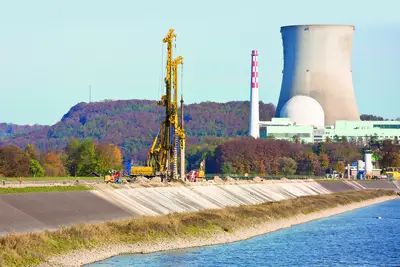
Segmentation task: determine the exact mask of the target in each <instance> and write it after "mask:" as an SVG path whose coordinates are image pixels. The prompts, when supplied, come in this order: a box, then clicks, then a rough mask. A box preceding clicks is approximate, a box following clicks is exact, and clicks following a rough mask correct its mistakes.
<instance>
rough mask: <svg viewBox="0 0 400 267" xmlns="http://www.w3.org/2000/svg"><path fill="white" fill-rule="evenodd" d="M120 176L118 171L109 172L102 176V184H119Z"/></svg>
mask: <svg viewBox="0 0 400 267" xmlns="http://www.w3.org/2000/svg"><path fill="white" fill-rule="evenodd" d="M120 178H121V175H120V172H119V171H115V170H111V171H110V174H109V175H106V176H104V182H105V183H106V184H108V183H116V184H119V183H120V182H121V181H120Z"/></svg>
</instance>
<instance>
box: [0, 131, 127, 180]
mask: <svg viewBox="0 0 400 267" xmlns="http://www.w3.org/2000/svg"><path fill="white" fill-rule="evenodd" d="M121 167H122V154H121V150H120V149H119V148H118V147H117V146H115V145H113V144H110V143H102V144H95V143H94V142H93V140H92V139H85V140H83V141H79V140H77V139H72V140H71V141H70V142H69V144H68V146H67V147H66V148H65V149H64V150H63V151H46V152H38V151H37V150H36V148H35V146H34V145H32V144H28V145H27V146H26V148H25V149H24V150H23V149H21V148H19V147H17V146H14V145H9V146H5V147H0V177H1V176H4V177H19V176H22V177H43V176H48V177H63V176H77V177H79V176H90V175H91V174H92V173H98V174H102V175H104V174H106V173H107V172H109V171H110V170H111V169H120V168H121Z"/></svg>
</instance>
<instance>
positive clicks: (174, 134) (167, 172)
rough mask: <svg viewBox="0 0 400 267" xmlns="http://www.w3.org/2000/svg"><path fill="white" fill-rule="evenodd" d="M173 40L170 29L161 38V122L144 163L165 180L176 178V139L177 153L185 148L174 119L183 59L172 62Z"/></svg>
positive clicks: (182, 137)
mask: <svg viewBox="0 0 400 267" xmlns="http://www.w3.org/2000/svg"><path fill="white" fill-rule="evenodd" d="M175 37H176V34H175V33H174V30H173V29H170V30H169V32H168V34H167V35H166V36H165V38H164V39H163V42H164V43H167V64H166V70H167V74H166V77H165V79H164V81H165V95H163V96H162V97H161V100H160V101H158V102H157V104H158V105H159V106H162V107H164V108H165V120H164V121H163V122H162V123H161V125H160V130H159V132H158V134H157V136H156V138H155V139H154V141H153V145H152V146H151V148H150V151H149V153H148V162H147V165H148V167H151V168H152V172H153V173H152V174H153V175H161V176H162V177H164V178H167V179H166V180H170V179H171V178H174V179H176V178H177V177H178V168H177V164H178V162H177V161H178V150H177V145H178V139H179V143H180V149H181V151H183V150H184V148H185V132H184V130H183V127H181V126H180V125H179V116H178V110H179V106H178V66H179V65H182V64H183V57H181V56H179V57H177V58H176V59H175V60H173V58H172V42H173V40H174V39H175ZM183 160H184V159H183ZM172 164H173V165H172ZM171 166H173V168H171ZM139 168H140V167H139ZM137 170H139V169H138V168H137ZM181 178H183V177H181Z"/></svg>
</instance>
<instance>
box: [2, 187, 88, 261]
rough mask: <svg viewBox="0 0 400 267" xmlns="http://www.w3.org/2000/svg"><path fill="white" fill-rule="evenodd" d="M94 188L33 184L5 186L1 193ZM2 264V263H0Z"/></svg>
mask: <svg viewBox="0 0 400 267" xmlns="http://www.w3.org/2000/svg"><path fill="white" fill-rule="evenodd" d="M92 189H93V188H91V187H88V186H84V185H74V186H32V187H18V188H12V187H5V188H0V194H21V193H39V192H68V191H85V190H92ZM0 266H1V265H0Z"/></svg>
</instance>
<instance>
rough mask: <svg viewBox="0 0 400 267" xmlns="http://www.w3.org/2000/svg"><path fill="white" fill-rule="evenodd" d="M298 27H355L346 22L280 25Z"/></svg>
mask: <svg viewBox="0 0 400 267" xmlns="http://www.w3.org/2000/svg"><path fill="white" fill-rule="evenodd" d="M298 27H332V28H335V27H352V28H353V29H355V26H354V25H347V24H299V25H286V26H282V27H281V30H282V29H286V28H298Z"/></svg>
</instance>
